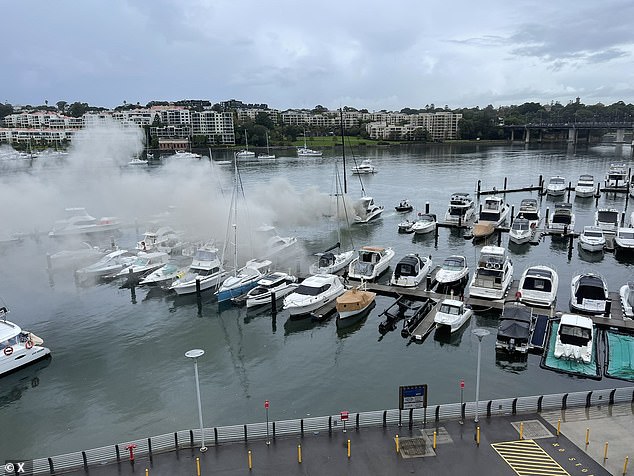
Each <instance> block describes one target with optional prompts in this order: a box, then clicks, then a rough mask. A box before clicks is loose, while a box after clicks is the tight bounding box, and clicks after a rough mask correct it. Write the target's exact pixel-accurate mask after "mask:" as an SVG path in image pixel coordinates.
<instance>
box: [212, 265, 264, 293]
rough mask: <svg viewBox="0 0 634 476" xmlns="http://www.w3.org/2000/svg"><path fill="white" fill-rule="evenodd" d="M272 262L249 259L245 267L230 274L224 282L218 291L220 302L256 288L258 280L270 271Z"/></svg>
mask: <svg viewBox="0 0 634 476" xmlns="http://www.w3.org/2000/svg"><path fill="white" fill-rule="evenodd" d="M271 264H272V263H271V262H270V261H269V260H266V259H251V260H249V261H247V262H246V264H245V266H244V268H242V269H239V270H238V271H237V273H236V274H235V275H234V276H229V277H228V278H227V279H225V280H224V281H223V282H222V284H221V285H220V287H219V288H218V291H217V292H216V295H217V297H218V302H224V301H228V300H229V299H232V298H234V297H238V296H241V295H242V294H244V293H246V292H247V291H249V290H250V289H252V288H254V287H255V286H256V285H257V282H258V280H260V279H261V278H263V277H264V276H265V275H266V274H267V273H268V272H269V271H270V267H271Z"/></svg>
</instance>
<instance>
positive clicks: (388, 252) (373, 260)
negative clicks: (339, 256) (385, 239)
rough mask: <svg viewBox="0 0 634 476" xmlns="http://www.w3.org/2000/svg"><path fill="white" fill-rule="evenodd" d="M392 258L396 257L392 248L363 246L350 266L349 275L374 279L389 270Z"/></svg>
mask: <svg viewBox="0 0 634 476" xmlns="http://www.w3.org/2000/svg"><path fill="white" fill-rule="evenodd" d="M392 258H394V250H393V249H392V248H383V247H380V246H363V247H361V249H360V250H359V251H358V256H357V257H356V258H355V259H353V260H352V262H351V263H350V265H349V266H348V277H349V278H350V279H364V280H366V281H373V280H375V279H376V278H378V277H379V276H380V275H381V274H382V273H384V272H385V271H386V270H387V268H388V267H389V266H390V261H391V260H392Z"/></svg>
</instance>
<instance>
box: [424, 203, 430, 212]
mask: <svg viewBox="0 0 634 476" xmlns="http://www.w3.org/2000/svg"><path fill="white" fill-rule="evenodd" d="M425 213H429V202H425Z"/></svg>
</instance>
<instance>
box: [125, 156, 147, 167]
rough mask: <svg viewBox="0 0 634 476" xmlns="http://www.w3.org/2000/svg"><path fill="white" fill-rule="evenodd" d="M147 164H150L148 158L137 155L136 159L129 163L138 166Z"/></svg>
mask: <svg viewBox="0 0 634 476" xmlns="http://www.w3.org/2000/svg"><path fill="white" fill-rule="evenodd" d="M147 164H148V162H147V160H143V159H139V158H137V157H135V158H134V159H132V160H130V161H129V162H128V165H129V166H132V167H136V166H139V165H147Z"/></svg>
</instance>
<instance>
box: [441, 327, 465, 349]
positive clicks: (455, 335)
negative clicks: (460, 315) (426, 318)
mask: <svg viewBox="0 0 634 476" xmlns="http://www.w3.org/2000/svg"><path fill="white" fill-rule="evenodd" d="M467 329H469V326H468V325H467V323H466V322H465V323H464V324H463V326H462V327H461V328H460V329H458V330H457V331H454V332H450V330H449V329H448V326H443V327H441V328H436V330H435V331H434V341H435V342H438V343H439V344H440V346H441V347H442V346H445V345H451V346H454V347H458V346H459V345H460V343H461V342H462V337H463V336H464V333H465V332H466V330H467Z"/></svg>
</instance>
